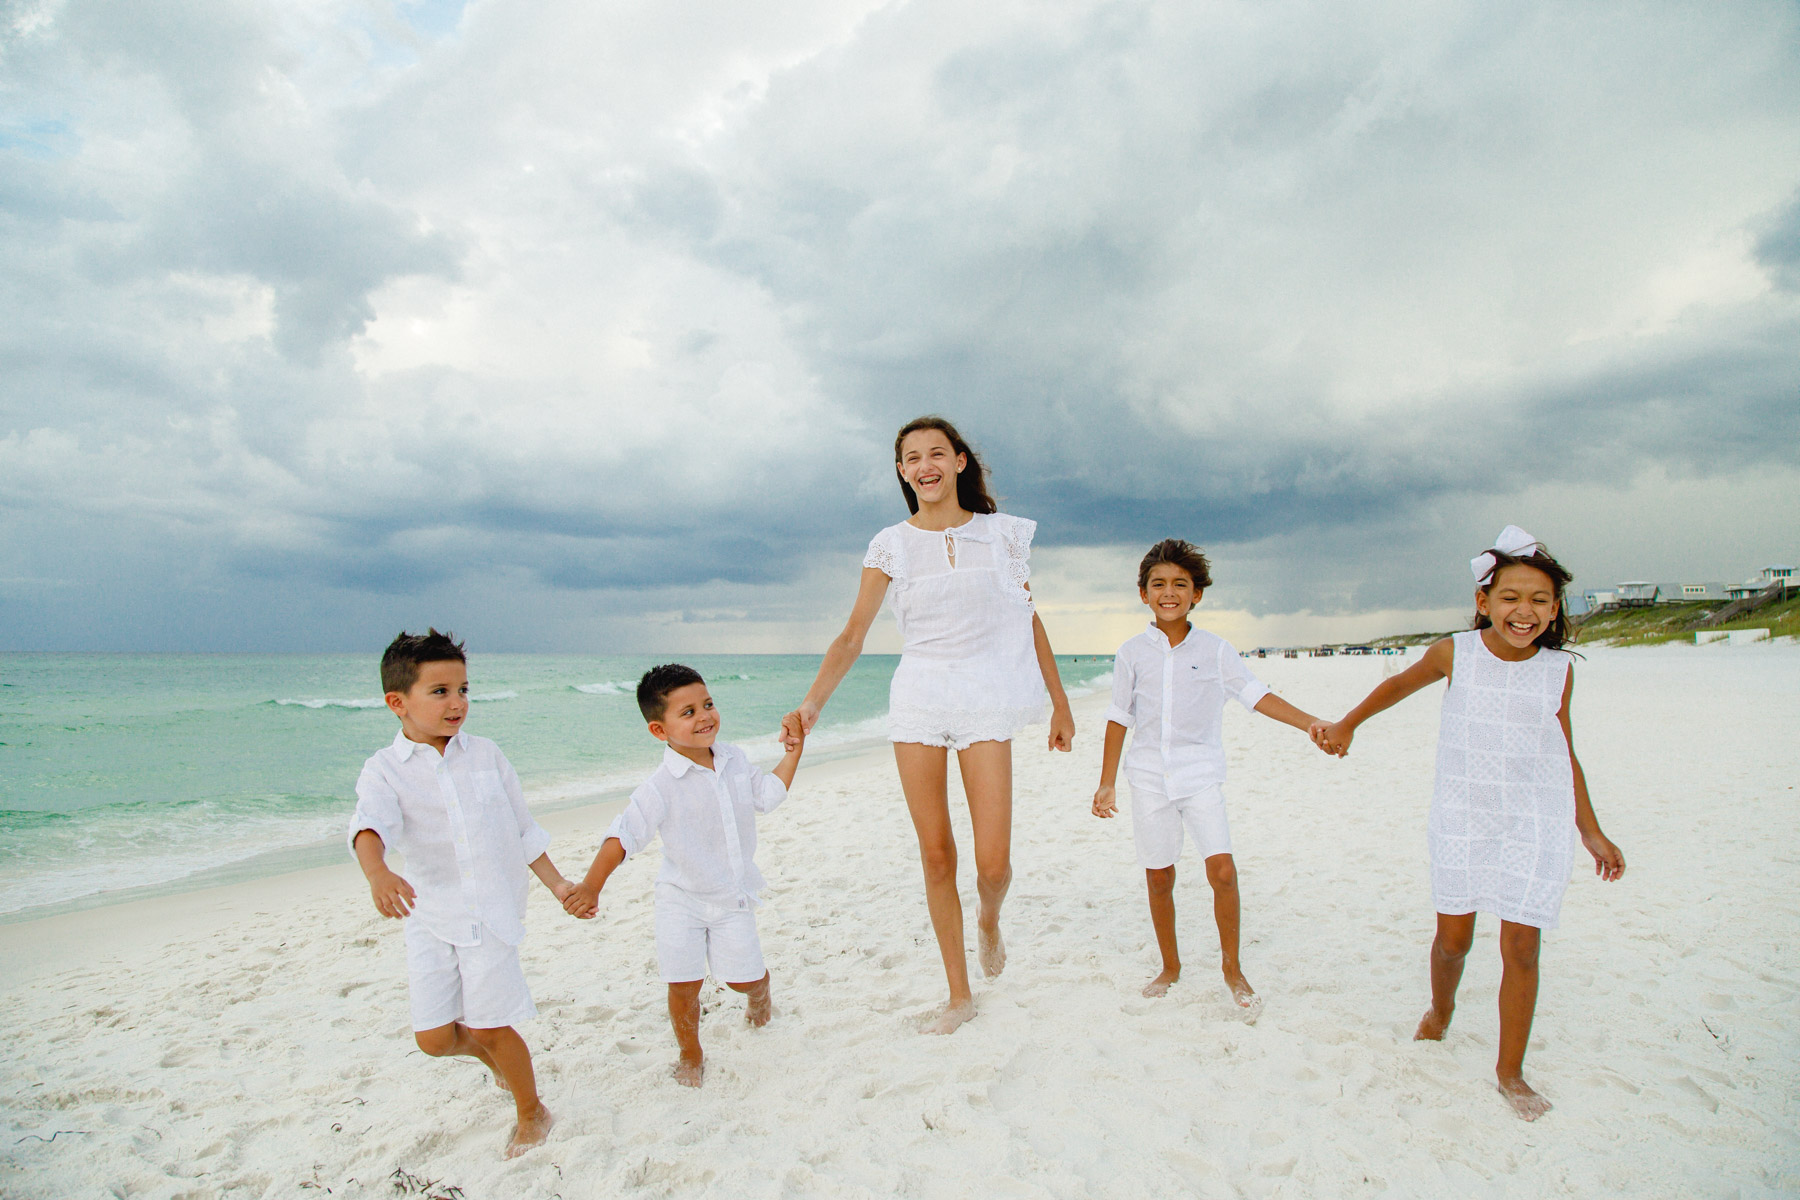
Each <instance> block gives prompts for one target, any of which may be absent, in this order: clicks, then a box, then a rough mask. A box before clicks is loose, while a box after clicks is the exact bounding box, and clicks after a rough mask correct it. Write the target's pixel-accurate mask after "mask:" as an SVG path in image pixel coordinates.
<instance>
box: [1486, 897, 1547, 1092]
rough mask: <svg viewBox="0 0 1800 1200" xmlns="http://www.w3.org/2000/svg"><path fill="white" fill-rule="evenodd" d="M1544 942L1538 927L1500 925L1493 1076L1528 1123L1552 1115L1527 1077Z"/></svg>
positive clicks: (1512, 923)
mask: <svg viewBox="0 0 1800 1200" xmlns="http://www.w3.org/2000/svg"><path fill="white" fill-rule="evenodd" d="M1542 938H1543V934H1542V931H1541V930H1539V929H1538V928H1537V927H1536V926H1532V925H1518V924H1515V923H1514V922H1512V921H1502V922H1500V964H1501V971H1500V1057H1499V1061H1498V1062H1497V1063H1495V1065H1494V1075H1495V1077H1496V1078H1497V1079H1498V1080H1499V1086H1500V1094H1501V1095H1503V1096H1505V1097H1506V1099H1507V1102H1508V1103H1509V1104H1511V1105H1512V1106H1513V1111H1514V1112H1516V1113H1518V1114H1519V1115H1520V1116H1521V1117H1523V1118H1525V1119H1526V1120H1527V1121H1535V1120H1537V1119H1538V1118H1539V1117H1541V1116H1543V1115H1544V1114H1545V1113H1547V1112H1549V1111H1550V1102H1549V1101H1548V1100H1546V1099H1544V1098H1543V1097H1542V1096H1540V1095H1538V1094H1537V1093H1536V1092H1534V1091H1532V1090H1531V1085H1529V1084H1527V1083H1526V1082H1525V1076H1524V1067H1525V1045H1526V1043H1527V1042H1529V1041H1530V1040H1531V1018H1532V1017H1533V1016H1534V1015H1535V1014H1536V1012H1537V993H1538V946H1539V945H1540V943H1541V941H1542Z"/></svg>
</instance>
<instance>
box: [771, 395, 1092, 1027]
mask: <svg viewBox="0 0 1800 1200" xmlns="http://www.w3.org/2000/svg"><path fill="white" fill-rule="evenodd" d="M894 459H895V464H894V469H895V471H896V472H897V474H898V475H899V477H900V491H901V493H902V495H904V496H905V497H906V503H907V507H908V508H910V509H911V510H912V512H913V516H912V519H911V520H909V521H902V522H900V523H899V524H898V525H890V526H888V527H887V528H886V529H883V530H882V531H881V532H880V533H878V534H876V535H875V539H874V540H873V541H871V542H870V543H869V551H868V554H867V555H866V556H865V557H864V559H863V572H862V588H861V590H860V591H859V592H858V593H857V597H856V605H855V607H854V608H853V609H851V612H850V620H849V622H848V623H847V624H845V626H844V631H843V632H842V633H840V634H839V635H838V636H837V639H836V640H835V641H833V642H832V643H831V647H830V649H829V650H828V651H827V652H826V654H825V661H824V662H823V663H822V664H821V665H820V667H819V674H818V678H816V679H815V680H813V685H812V688H811V690H809V691H808V692H807V694H806V699H805V700H804V701H803V702H802V703H801V705H800V707H799V708H797V709H795V710H794V711H793V712H791V713H789V714H788V715H787V716H786V717H785V718H783V720H782V727H783V738H784V740H786V741H788V742H789V744H792V742H793V740H794V739H795V736H796V735H797V734H799V733H802V732H804V731H806V730H810V729H811V728H812V726H813V723H814V722H816V721H817V720H818V719H819V710H820V709H822V708H823V707H824V706H825V702H826V701H827V700H829V699H830V698H831V693H832V692H833V691H835V690H836V688H837V685H838V684H839V683H840V682H841V681H842V680H843V678H844V675H845V673H846V672H848V671H849V670H850V667H851V664H853V663H854V662H855V661H856V659H857V656H858V655H860V654H861V653H862V647H863V639H864V637H865V636H867V634H868V631H869V626H870V625H871V624H872V623H873V622H874V620H875V615H876V613H878V612H879V611H880V610H881V603H882V600H883V599H884V598H886V597H888V596H890V595H891V596H892V597H893V607H894V616H895V618H896V619H897V620H898V622H899V625H900V636H901V640H902V646H903V649H902V653H901V657H900V665H899V667H898V668H896V669H895V671H894V679H893V683H892V684H891V685H890V686H889V690H888V723H889V735H888V736H889V739H890V740H891V741H892V742H893V744H894V761H895V763H896V764H897V765H898V767H899V769H900V786H901V789H902V790H903V791H904V792H905V793H906V806H907V809H908V810H909V811H910V812H911V814H912V819H913V829H914V831H915V832H916V833H917V834H918V837H919V858H920V862H921V864H922V865H923V867H924V870H925V900H926V904H927V905H928V907H929V908H930V910H931V924H932V927H933V929H934V930H935V931H936V932H937V939H938V950H939V951H940V952H941V953H942V955H943V959H944V974H945V976H946V977H947V979H948V982H949V985H950V998H949V1001H948V1002H947V1003H946V1004H945V1006H944V1007H943V1009H941V1010H939V1011H937V1012H935V1013H933V1014H931V1016H930V1017H928V1018H927V1019H926V1021H925V1023H924V1025H923V1026H922V1028H924V1029H925V1031H926V1032H930V1033H949V1032H951V1031H952V1030H954V1029H955V1028H956V1027H957V1026H959V1025H961V1024H962V1023H963V1022H964V1021H966V1020H968V1019H969V1017H971V1016H972V1015H974V1011H975V1005H974V999H973V997H972V995H971V993H970V991H969V968H968V962H967V958H966V954H965V951H964V943H963V912H962V900H961V897H960V896H958V894H957V890H956V841H955V839H954V837H953V836H952V834H951V829H950V801H949V789H948V772H949V752H950V751H952V750H954V751H956V756H957V765H958V767H959V768H960V769H961V772H962V780H963V791H964V792H965V793H967V795H968V798H969V823H970V825H971V827H972V829H973V832H974V840H975V881H976V890H977V891H978V893H979V894H980V897H981V908H980V912H979V914H978V915H977V928H978V931H979V936H980V943H979V950H978V953H979V957H980V959H981V966H982V970H983V971H984V972H985V973H986V974H988V975H990V976H992V975H998V974H999V973H1000V971H1001V969H1002V968H1003V967H1004V966H1005V965H1006V949H1005V946H1004V944H1003V943H1002V941H1001V938H1000V905H1001V903H1002V901H1004V900H1005V898H1006V890H1007V888H1008V886H1009V885H1010V884H1011V882H1012V738H1013V735H1014V734H1016V733H1018V731H1019V730H1020V729H1022V728H1023V727H1024V726H1026V725H1028V724H1030V723H1031V722H1033V721H1035V720H1037V719H1039V718H1040V717H1041V716H1042V715H1043V710H1044V702H1045V700H1046V698H1048V700H1049V701H1050V704H1051V707H1052V712H1051V717H1050V739H1049V740H1050V748H1051V749H1053V750H1067V749H1069V746H1070V744H1071V742H1072V741H1073V739H1074V736H1075V722H1074V718H1073V717H1071V716H1070V714H1069V701H1068V698H1067V697H1066V696H1064V695H1063V689H1062V682H1061V680H1060V678H1059V677H1058V675H1057V670H1056V658H1055V655H1054V654H1053V653H1052V652H1051V649H1050V639H1049V638H1048V637H1047V636H1046V635H1045V633H1044V626H1043V623H1042V622H1041V621H1039V620H1038V618H1037V614H1036V612H1035V611H1034V610H1033V607H1032V600H1031V592H1030V583H1029V579H1030V576H1031V569H1030V554H1031V538H1032V534H1033V532H1034V531H1035V530H1036V528H1037V526H1036V524H1035V523H1034V522H1031V521H1027V520H1024V519H1022V518H1020V517H1014V516H1008V515H1006V514H1004V513H998V512H995V511H994V501H993V499H992V497H990V496H989V495H988V494H987V488H986V485H985V482H984V479H983V472H982V468H981V463H980V462H979V461H978V460H977V459H976V457H975V454H974V452H973V451H971V450H970V449H969V446H968V443H966V442H965V441H963V439H962V437H961V435H959V434H958V433H957V432H956V429H955V428H954V427H953V426H952V425H951V424H950V423H949V422H948V421H945V420H943V419H942V418H941V417H920V418H919V419H918V420H915V421H912V422H910V423H908V424H907V425H906V426H905V427H904V428H902V429H901V430H900V434H899V436H898V437H897V438H895V440H894Z"/></svg>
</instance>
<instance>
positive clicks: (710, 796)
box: [563, 663, 804, 1087]
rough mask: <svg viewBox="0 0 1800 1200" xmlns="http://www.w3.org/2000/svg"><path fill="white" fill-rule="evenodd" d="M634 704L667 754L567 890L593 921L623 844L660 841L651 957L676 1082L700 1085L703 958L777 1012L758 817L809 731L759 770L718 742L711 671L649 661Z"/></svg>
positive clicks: (632, 850)
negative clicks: (759, 927) (764, 937)
mask: <svg viewBox="0 0 1800 1200" xmlns="http://www.w3.org/2000/svg"><path fill="white" fill-rule="evenodd" d="M637 700H638V711H640V712H641V713H643V715H644V720H645V721H646V722H647V723H648V724H649V727H650V735H651V736H652V737H654V738H656V739H657V740H658V741H660V742H664V743H666V747H667V748H666V749H664V751H663V760H662V765H661V766H659V767H658V768H657V769H656V771H655V773H654V774H652V775H651V776H650V778H649V779H647V780H645V781H644V783H643V785H642V786H641V787H639V788H638V789H637V791H635V792H633V793H632V794H631V802H630V803H629V804H627V805H626V806H625V811H624V812H622V813H620V814H619V815H618V817H617V818H616V819H615V820H614V821H613V823H612V825H611V827H610V828H608V829H607V831H606V839H605V840H604V841H603V842H602V843H601V844H600V852H599V853H598V854H596V855H595V856H594V865H593V866H592V867H590V868H589V869H588V873H587V878H586V879H584V880H582V882H581V883H580V884H578V885H577V886H576V887H575V888H574V890H573V891H571V892H570V893H569V895H568V896H567V897H565V898H564V900H563V907H564V908H565V909H567V910H568V911H569V912H570V913H571V914H573V915H574V916H577V917H580V918H582V919H583V920H586V919H587V918H589V917H592V916H593V915H594V913H595V912H596V911H598V909H599V896H600V889H601V888H603V887H605V886H606V881H607V879H608V878H610V877H611V875H612V873H613V872H614V871H615V870H617V869H618V867H619V864H620V863H622V862H624V861H625V859H626V857H627V856H628V855H632V854H636V853H637V852H638V851H640V850H642V849H643V848H644V847H645V846H647V845H649V844H650V843H651V841H653V840H654V839H655V838H656V836H657V835H658V834H661V835H662V840H663V862H662V869H661V870H660V871H658V872H657V875H656V961H657V967H658V969H659V970H660V972H661V974H662V978H663V982H664V983H666V984H668V985H669V1022H670V1024H671V1025H673V1026H674V1028H675V1041H676V1043H677V1044H678V1045H679V1046H680V1047H681V1058H680V1060H679V1061H677V1062H676V1064H675V1068H674V1075H675V1080H676V1082H677V1083H681V1084H685V1085H686V1086H688V1087H699V1086H700V1081H701V1079H702V1077H703V1075H704V1072H705V1062H704V1058H703V1056H702V1055H701V1052H700V985H701V984H702V983H703V982H704V981H705V978H706V971H707V966H708V964H710V965H711V967H712V975H713V978H714V979H718V980H721V981H722V982H724V984H725V986H726V987H729V988H730V989H731V990H732V991H734V992H742V993H744V995H745V996H747V997H748V1003H747V1006H746V1009H745V1017H746V1018H747V1019H748V1020H749V1022H750V1024H752V1025H758V1026H760V1025H766V1024H768V1022H769V1017H770V1015H771V1013H772V1012H773V1009H772V1008H771V1006H770V1000H769V972H768V969H767V968H766V967H765V966H764V965H763V956H762V943H761V942H760V941H759V940H758V939H757V936H756V912H755V909H756V905H757V903H758V901H757V899H756V893H757V892H759V891H761V890H762V889H763V887H764V883H763V877H762V873H761V872H759V871H758V870H757V869H756V862H755V854H756V816H757V814H758V813H767V812H772V811H774V809H775V806H776V805H778V804H780V803H781V802H782V801H783V800H784V799H786V798H787V790H788V788H790V787H792V786H793V783H794V769H795V768H796V767H798V766H799V765H800V752H801V750H802V749H803V748H804V738H802V740H801V741H797V742H796V743H795V745H794V746H793V747H792V748H791V749H789V750H788V752H787V753H786V754H785V755H783V756H782V759H781V761H780V762H778V763H776V764H775V769H774V770H773V771H759V770H757V769H756V768H755V767H752V766H751V765H750V759H749V758H748V756H746V755H745V754H744V752H743V751H742V750H740V749H738V748H737V747H736V746H730V745H726V744H725V743H724V742H720V741H718V736H719V712H718V708H717V707H716V706H715V705H714V703H713V698H712V693H711V692H709V691H708V690H707V687H706V681H705V680H704V679H702V678H701V677H700V673H699V672H698V671H696V670H694V669H693V668H692V667H684V666H682V665H680V664H679V663H668V664H665V665H663V666H660V667H653V668H651V670H649V671H648V672H646V673H645V674H644V677H643V679H641V680H640V681H639V682H638V689H637Z"/></svg>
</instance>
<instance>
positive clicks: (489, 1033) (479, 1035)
mask: <svg viewBox="0 0 1800 1200" xmlns="http://www.w3.org/2000/svg"><path fill="white" fill-rule="evenodd" d="M469 1036H470V1037H472V1038H474V1039H475V1044H476V1045H477V1046H480V1047H481V1048H482V1049H483V1050H489V1051H491V1050H493V1049H494V1048H495V1047H496V1046H498V1045H500V1043H502V1042H504V1041H506V1040H507V1039H508V1038H512V1037H517V1036H518V1035H517V1034H516V1033H514V1032H513V1027H512V1026H511V1025H496V1026H494V1027H493V1028H491V1029H476V1028H474V1027H472V1026H471V1027H470V1029H469Z"/></svg>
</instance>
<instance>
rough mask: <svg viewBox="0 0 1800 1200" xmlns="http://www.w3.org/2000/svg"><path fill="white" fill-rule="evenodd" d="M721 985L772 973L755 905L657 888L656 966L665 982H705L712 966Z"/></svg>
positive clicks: (755, 978) (754, 979)
mask: <svg viewBox="0 0 1800 1200" xmlns="http://www.w3.org/2000/svg"><path fill="white" fill-rule="evenodd" d="M709 965H710V966H711V967H712V977H713V978H714V979H716V980H718V981H719V982H720V983H755V982H756V981H757V980H759V979H761V978H762V977H763V976H764V975H766V974H768V968H767V967H766V966H764V965H763V953H762V939H760V938H759V937H757V936H756V906H755V905H754V904H752V903H751V902H750V901H749V900H748V899H740V900H738V901H737V903H736V904H732V905H724V904H708V903H706V902H705V901H703V900H696V899H695V898H694V897H692V896H689V895H687V894H686V893H684V892H680V891H677V890H676V889H675V888H672V887H659V888H657V889H656V967H657V970H658V971H660V972H661V973H662V979H663V982H664V983H691V982H693V981H694V980H696V979H705V978H706V970H707V967H708V966H709Z"/></svg>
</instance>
